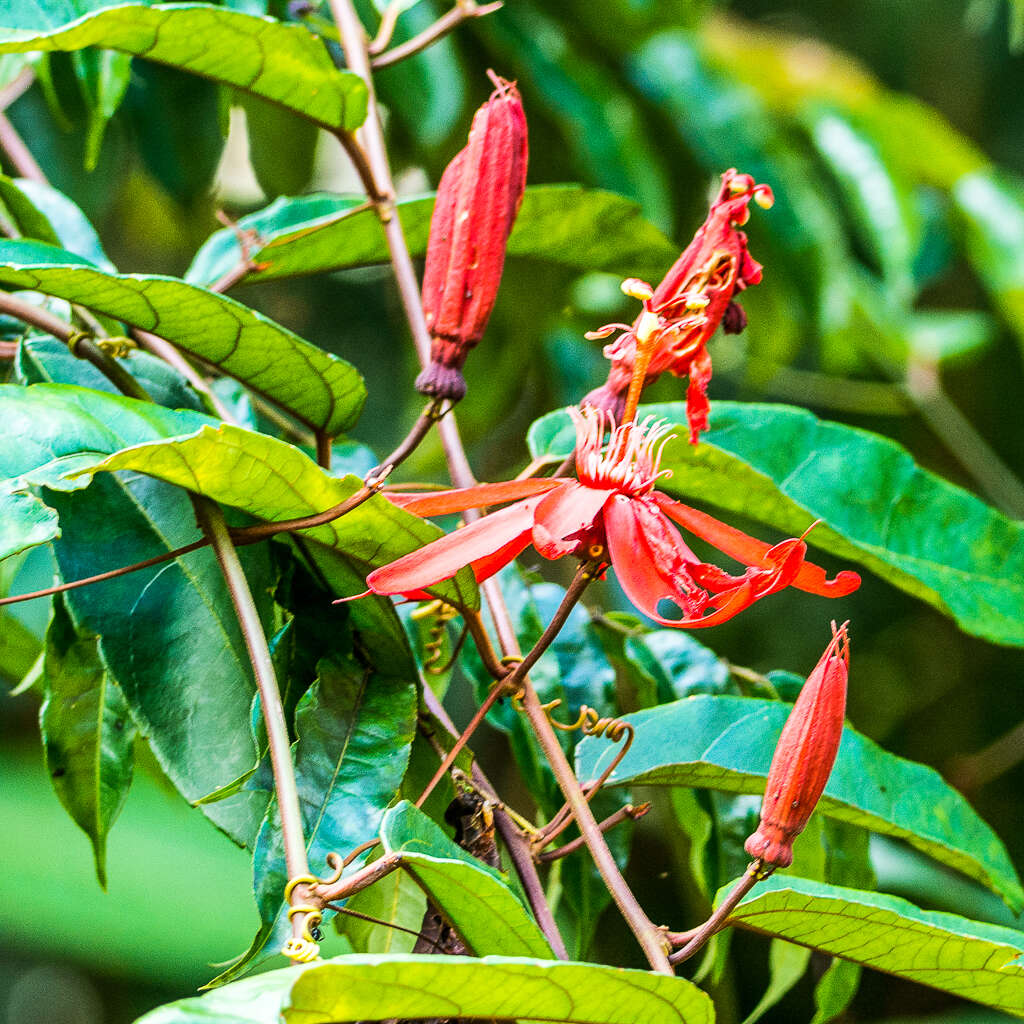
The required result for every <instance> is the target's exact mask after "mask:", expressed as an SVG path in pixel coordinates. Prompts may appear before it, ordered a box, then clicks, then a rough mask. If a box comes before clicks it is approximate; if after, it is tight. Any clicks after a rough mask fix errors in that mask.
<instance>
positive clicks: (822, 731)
mask: <svg viewBox="0 0 1024 1024" xmlns="http://www.w3.org/2000/svg"><path fill="white" fill-rule="evenodd" d="M849 670H850V638H849V636H848V635H847V632H846V623H845V622H844V623H843V625H841V626H840V627H839V628H838V629H836V625H835V623H834V622H833V623H832V641H831V643H830V644H829V645H828V647H827V648H826V649H825V653H824V654H823V655H822V656H821V660H820V661H819V662H818V664H817V665H816V666H815V668H814V671H813V672H812V673H811V674H810V675H809V676H808V677H807V682H806V683H804V686H803V689H801V691H800V695H799V696H798V697H797V700H796V703H795V704H794V705H793V710H792V711H791V712H790V713H789V718H787V719H786V724H785V726H783V729H782V735H781V736H780V737H779V742H778V745H777V746H776V748H775V756H774V757H773V758H772V766H771V768H770V770H769V772H768V783H767V785H766V787H765V793H764V803H763V804H762V805H761V824H760V825H759V826H758V828H757V831H756V832H755V833H754V834H753V835H752V836H751V837H750V838H749V839H748V840H747V841H746V844H745V845H744V849H745V850H746V851H747V853H749V854H750V856H751V857H756V858H758V859H760V860H761V861H763V862H764V863H765V864H770V865H772V866H773V867H777V868H787V867H789V865H790V864H792V863H793V840H794V839H795V838H796V837H797V836H798V835H800V833H801V832H803V830H804V826H805V825H806V824H807V821H808V819H809V818H810V816H811V812H812V811H813V810H814V808H815V807H816V806H817V803H818V800H819V798H820V797H821V794H822V792H824V789H825V784H826V783H827V782H828V777H829V775H830V774H831V773H832V766H833V765H834V764H835V762H836V754H838V752H839V742H840V740H841V739H842V736H843V717H844V715H845V713H846V680H847V676H848V675H849Z"/></svg>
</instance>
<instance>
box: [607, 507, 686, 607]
mask: <svg viewBox="0 0 1024 1024" xmlns="http://www.w3.org/2000/svg"><path fill="white" fill-rule="evenodd" d="M639 508H640V502H637V501H635V500H631V499H629V498H627V497H626V496H625V495H621V494H618V495H616V496H615V497H614V498H612V500H611V501H609V502H608V503H607V505H605V509H604V526H605V533H606V535H607V538H608V553H609V557H610V559H611V562H612V565H613V567H614V568H615V575H616V577H617V578H618V580H619V583H620V585H621V586H622V589H623V590H624V591H625V592H626V596H627V597H628V598H629V599H630V601H632V602H633V604H634V605H636V607H637V608H638V609H640V611H642V612H643V613H644V615H646V616H648V618H651V619H654V621H655V622H659V623H661V624H662V625H663V626H680V625H683V624H684V622H685V620H683V621H680V620H678V619H676V620H674V619H666V618H665V617H664V616H662V615H660V614H659V613H658V602H659V601H666V600H667V601H672V602H673V603H675V604H677V605H678V606H679V607H680V608H681V609H682V610H683V611H684V613H686V614H689V615H695V614H699V611H700V609H701V608H702V607H703V604H704V601H705V595H704V592H703V591H701V590H696V588H695V593H692V594H686V593H683V592H681V591H680V590H679V589H678V588H677V587H675V586H673V584H672V582H671V580H669V579H667V578H666V577H665V576H664V575H663V574H662V572H661V567H660V566H659V564H658V557H657V555H655V554H654V553H653V552H652V550H651V547H650V545H649V544H648V542H647V537H646V535H645V530H644V527H643V526H642V525H641V522H640V515H639V511H638V510H639ZM666 525H667V524H666Z"/></svg>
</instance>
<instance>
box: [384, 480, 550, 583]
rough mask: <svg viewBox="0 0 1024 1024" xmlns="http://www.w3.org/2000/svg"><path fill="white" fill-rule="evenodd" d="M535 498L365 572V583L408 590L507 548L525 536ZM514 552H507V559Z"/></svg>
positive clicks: (436, 579)
mask: <svg viewBox="0 0 1024 1024" xmlns="http://www.w3.org/2000/svg"><path fill="white" fill-rule="evenodd" d="M538 501H540V498H539V497H536V498H528V499H527V500H526V501H521V502H518V503H517V504H515V505H510V506H509V507H508V508H503V509H502V510H501V511H500V512H493V513H492V514H491V515H488V516H483V517H482V518H480V519H478V520H477V521H476V522H475V523H470V524H469V526H465V527H463V528H462V529H461V530H456V531H455V532H454V533H449V534H446V535H445V536H444V537H439V538H438V539H437V540H435V541H433V542H431V543H430V544H427V545H426V547H422V548H420V549H419V550H418V551H413V552H412V553H411V554H408V555H404V556H403V557H402V558H399V559H397V560H396V561H394V562H391V564H390V565H385V566H382V567H381V568H380V569H375V570H374V571H373V572H371V573H370V575H369V576H367V578H366V585H367V586H368V587H369V588H370V589H371V590H372V591H373V592H374V593H376V594H408V593H410V592H412V591H417V590H422V589H423V588H424V587H429V586H431V585H432V584H434V583H440V582H441V580H446V579H450V578H451V577H452V576H454V575H455V574H456V573H457V572H458V571H459V569H461V568H462V567H463V566H464V565H469V564H470V563H471V562H476V561H478V560H481V559H487V558H489V557H490V556H493V555H495V554H496V553H497V552H499V551H501V550H502V549H503V548H504V549H506V550H507V548H508V547H509V546H510V545H511V543H512V542H513V541H514V540H516V539H517V538H521V537H523V536H525V537H527V538H528V537H529V532H530V527H531V526H532V525H533V510H534V509H535V508H536V506H537V502H538ZM524 547H525V544H524ZM519 550H522V548H520V549H519ZM517 553H518V552H514V553H513V554H511V555H509V558H508V560H509V561H511V560H512V559H513V558H514V557H515V555H516V554H517ZM491 571H492V572H493V571H495V570H494V569H492V570H491Z"/></svg>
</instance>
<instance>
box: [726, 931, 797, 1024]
mask: <svg viewBox="0 0 1024 1024" xmlns="http://www.w3.org/2000/svg"><path fill="white" fill-rule="evenodd" d="M810 962H811V951H810V950H809V949H805V948H804V947H803V946H794V945H793V944H792V943H789V942H784V941H783V940H782V939H772V944H771V948H770V949H769V950H768V969H769V971H770V972H771V980H770V981H769V982H768V988H767V989H765V993H764V995H763V996H761V998H760V1000H759V1001H758V1003H757V1006H755V1007H754V1009H752V1010H751V1011H750V1013H749V1014H747V1016H746V1019H745V1020H744V1021H743V1024H756V1022H757V1021H759V1020H760V1019H761V1018H762V1017H763V1016H764V1015H765V1014H766V1013H767V1012H768V1011H769V1010H770V1009H771V1008H772V1007H773V1006H776V1005H777V1004H778V1002H779V1000H780V999H782V998H783V997H784V996H785V995H786V994H787V993H788V992H789V991H790V990H791V989H792V988H793V986H794V985H795V984H796V983H797V982H798V981H799V980H800V979H801V978H802V977H803V976H804V974H805V973H806V971H807V965H808V964H809V963H810Z"/></svg>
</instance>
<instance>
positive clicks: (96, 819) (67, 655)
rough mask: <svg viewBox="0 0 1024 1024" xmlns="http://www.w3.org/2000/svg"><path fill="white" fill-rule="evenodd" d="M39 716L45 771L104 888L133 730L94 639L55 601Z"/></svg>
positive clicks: (125, 789) (132, 757) (127, 774)
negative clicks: (84, 839)
mask: <svg viewBox="0 0 1024 1024" xmlns="http://www.w3.org/2000/svg"><path fill="white" fill-rule="evenodd" d="M43 688H44V693H45V695H46V696H45V700H44V702H43V706H42V707H41V708H40V711H39V722H40V727H41V729H42V733H43V750H44V751H45V753H46V768H47V771H48V772H49V773H50V779H51V781H52V782H53V788H54V789H55V790H56V791H57V796H58V797H59V798H60V802H61V803H62V804H63V805H64V807H65V809H66V810H67V812H68V814H70V815H71V817H72V818H73V819H74V820H75V823H76V824H77V825H78V826H79V827H80V828H81V829H82V831H84V832H85V834H86V835H87V836H88V837H89V838H90V839H91V840H92V844H93V850H94V852H95V856H96V874H97V875H98V876H99V880H100V885H102V886H104V888H105V887H106V884H107V865H106V857H107V833H108V832H109V831H110V829H111V826H112V825H113V824H114V821H115V820H116V819H117V816H118V814H119V813H120V812H121V807H122V806H123V805H124V801H125V797H127V795H128V787H129V786H130V785H131V781H132V766H133V763H134V760H135V731H136V730H135V724H134V723H133V722H132V720H131V715H130V714H129V711H128V705H127V703H126V702H125V699H124V694H122V693H121V688H120V687H119V686H118V685H117V682H116V681H115V680H114V679H113V678H111V675H110V671H109V670H108V668H107V666H106V665H105V664H104V662H103V658H102V657H101V656H100V653H99V640H98V638H97V637H95V636H88V635H84V634H82V633H80V632H79V631H78V630H77V629H75V624H74V623H73V622H72V621H71V616H70V615H69V614H68V611H67V608H66V606H65V604H64V602H63V601H62V600H60V599H57V600H55V601H54V605H53V619H52V620H51V621H50V628H49V630H48V631H47V634H46V655H45V660H44V662H43Z"/></svg>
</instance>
